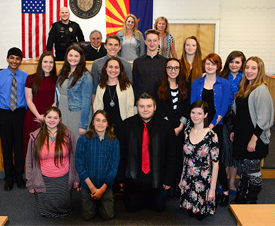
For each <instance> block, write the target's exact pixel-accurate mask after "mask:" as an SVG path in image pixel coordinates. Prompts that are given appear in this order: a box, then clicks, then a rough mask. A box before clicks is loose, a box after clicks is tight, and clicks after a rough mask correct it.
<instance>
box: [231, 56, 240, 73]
mask: <svg viewBox="0 0 275 226" xmlns="http://www.w3.org/2000/svg"><path fill="white" fill-rule="evenodd" d="M241 68H242V58H241V57H236V58H234V59H233V60H231V61H230V62H229V70H230V71H231V73H238V72H239V71H240V70H241Z"/></svg>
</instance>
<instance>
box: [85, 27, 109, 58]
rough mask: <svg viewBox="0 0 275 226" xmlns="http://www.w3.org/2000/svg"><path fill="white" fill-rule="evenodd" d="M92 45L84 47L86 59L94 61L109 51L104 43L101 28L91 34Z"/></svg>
mask: <svg viewBox="0 0 275 226" xmlns="http://www.w3.org/2000/svg"><path fill="white" fill-rule="evenodd" d="M90 41H91V45H87V46H85V47H84V48H83V51H84V55H85V59H86V60H91V61H94V60H96V59H99V58H101V57H104V56H106V54H107V51H106V49H105V47H104V44H102V43H101V42H102V34H101V32H100V31H99V30H93V31H92V32H91V34H90Z"/></svg>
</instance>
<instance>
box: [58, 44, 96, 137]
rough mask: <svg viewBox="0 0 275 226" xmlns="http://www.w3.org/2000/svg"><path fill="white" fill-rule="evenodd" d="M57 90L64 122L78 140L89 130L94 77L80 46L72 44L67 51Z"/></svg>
mask: <svg viewBox="0 0 275 226" xmlns="http://www.w3.org/2000/svg"><path fill="white" fill-rule="evenodd" d="M57 92H58V97H59V98H58V101H59V109H60V110H61V112H62V116H63V117H62V122H63V124H64V125H66V126H67V127H68V128H69V129H70V130H71V131H72V132H73V134H74V136H75V139H76V140H77V139H78V138H79V137H80V136H81V135H83V134H85V133H86V131H87V128H88V125H89V118H90V119H91V117H89V116H90V114H92V111H91V110H90V109H92V108H91V104H92V93H93V77H92V75H91V73H90V72H89V71H88V70H87V68H86V61H85V57H84V54H83V51H82V49H81V48H80V47H79V46H76V45H71V46H70V47H69V48H68V49H67V51H66V55H65V61H64V64H63V67H62V68H61V71H60V72H59V76H58V81H57Z"/></svg>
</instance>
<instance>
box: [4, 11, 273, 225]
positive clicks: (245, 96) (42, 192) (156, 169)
mask: <svg viewBox="0 0 275 226" xmlns="http://www.w3.org/2000/svg"><path fill="white" fill-rule="evenodd" d="M64 18H67V20H68V21H69V15H68V13H66V8H65V7H64V8H62V9H61V19H62V20H64ZM69 24H71V22H69ZM67 29H68V30H69V31H70V27H68V28H67ZM62 30H64V29H62ZM74 31H75V32H76V31H77V29H75V30H74ZM51 32H52V33H53V32H57V31H54V26H53V27H52V30H51ZM51 32H50V34H49V39H50V36H51ZM98 34H99V33H98V32H92V33H91V36H90V39H91V42H94V43H97V45H98V51H100V50H101V49H102V48H105V49H106V53H107V54H106V56H102V57H101V58H99V59H96V60H95V61H94V62H93V65H92V69H91V71H89V70H88V69H87V67H86V60H85V59H86V58H85V57H86V56H88V54H87V51H86V50H84V51H83V50H82V48H81V47H79V46H77V45H70V46H68V47H66V48H65V47H64V48H65V53H64V57H63V58H64V64H63V67H62V69H61V70H60V72H58V74H57V72H56V66H55V58H54V56H53V54H52V53H51V52H50V51H47V52H45V53H43V54H42V55H41V56H40V59H39V62H38V66H37V70H36V73H35V74H33V75H27V74H26V73H25V72H23V71H21V70H20V69H19V66H20V64H21V61H22V52H21V50H20V49H18V48H15V47H14V48H11V49H10V50H9V51H8V55H7V62H8V64H9V66H8V68H6V69H4V70H2V71H0V78H1V79H0V126H1V143H2V149H3V156H4V169H5V181H6V183H5V186H4V189H5V190H7V191H9V190H12V189H13V183H14V180H15V181H16V183H17V186H18V187H19V188H24V187H25V181H24V179H23V177H22V175H23V173H24V163H25V160H26V179H27V184H26V186H27V187H28V190H29V192H30V193H32V194H35V196H36V200H37V205H38V210H39V212H40V214H41V215H43V216H46V217H64V216H67V215H69V214H70V213H71V211H72V203H71V195H72V190H73V188H75V189H78V190H81V205H82V211H81V214H82V217H83V219H85V220H90V219H92V218H93V217H94V216H95V214H96V211H97V204H98V202H99V203H100V205H99V206H98V209H99V212H100V214H101V216H102V217H103V218H104V219H111V218H113V216H114V191H113V185H115V184H116V185H118V186H120V187H122V188H123V189H124V204H125V208H126V210H127V211H129V212H136V211H139V210H140V209H142V208H143V207H145V206H146V207H148V208H149V209H152V210H154V211H163V210H164V208H165V206H166V201H167V199H170V198H172V197H175V198H180V207H181V208H185V209H187V212H188V215H189V216H190V217H196V218H197V219H198V220H202V219H204V218H205V217H206V216H207V215H209V214H210V215H213V214H214V213H215V209H216V206H217V204H220V205H221V206H226V205H228V202H229V194H236V198H235V199H234V200H233V202H234V203H242V204H244V203H256V201H257V196H258V194H259V192H260V190H261V185H262V178H261V172H260V161H261V159H262V158H264V157H265V156H266V155H267V154H268V143H269V138H270V131H269V128H270V127H271V126H272V125H273V116H274V113H273V102H272V98H271V96H270V94H269V91H268V89H267V86H266V85H265V82H264V80H263V78H264V76H265V69H264V63H263V61H262V60H261V59H260V58H259V57H250V58H249V59H248V60H246V58H245V56H244V54H243V53H242V52H240V51H233V52H232V53H230V54H229V56H228V58H227V60H226V62H225V65H224V67H222V60H221V58H220V56H219V55H217V54H215V53H211V54H209V55H207V56H206V57H205V58H204V59H203V60H202V56H201V49H200V45H199V42H198V40H197V39H196V37H194V36H191V37H188V38H187V39H186V40H185V42H184V45H183V52H182V56H181V58H180V60H178V59H177V55H176V52H175V46H174V39H173V37H172V36H171V34H169V31H168V21H167V19H166V18H164V17H160V18H158V19H157V20H156V23H155V29H149V30H147V31H146V32H145V39H143V35H142V34H141V33H140V32H139V31H138V29H137V19H136V17H135V16H134V15H132V14H129V15H128V16H127V17H126V19H125V23H124V27H123V29H122V30H121V32H119V33H118V35H110V36H109V37H107V39H106V42H105V44H104V46H102V45H101V41H100V40H99V39H100V37H99V36H98ZM59 44H60V43H59ZM59 44H58V45H59ZM99 44H100V45H99ZM144 45H146V47H147V49H146V53H144V50H145V49H144ZM55 46H57V44H56V43H55ZM60 46H62V45H61V44H60ZM47 48H48V47H47ZM51 48H52V47H51ZM62 48H63V47H62ZM56 50H58V49H56ZM85 51H86V52H85ZM98 51H95V52H97V53H98ZM170 53H171V55H172V57H173V58H170ZM57 55H58V54H56V56H57ZM167 58H168V59H167ZM56 60H57V58H56ZM131 60H133V69H131V64H130V63H129V62H128V61H131ZM26 109H27V110H26ZM12 149H14V159H15V164H13V161H12V159H13V158H12V152H13V150H12ZM22 150H24V151H22ZM237 169H238V172H239V174H240V176H241V179H240V184H239V186H238V188H237V189H236V187H235V178H236V175H237ZM229 170H230V176H231V178H230V183H229V186H228V182H227V172H228V171H229ZM218 182H219V184H220V187H219V189H218V190H219V191H220V193H219V195H217V197H216V187H217V184H218ZM80 184H81V189H80Z"/></svg>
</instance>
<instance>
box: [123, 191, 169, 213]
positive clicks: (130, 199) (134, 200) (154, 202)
mask: <svg viewBox="0 0 275 226" xmlns="http://www.w3.org/2000/svg"><path fill="white" fill-rule="evenodd" d="M166 200H167V191H165V190H163V191H161V192H160V193H158V194H155V195H152V194H151V193H150V192H139V193H131V192H127V191H125V192H124V205H125V208H126V210H127V211H128V212H130V213H133V212H137V211H139V210H141V209H142V208H143V207H144V206H146V207H148V208H149V209H151V210H153V211H156V212H161V211H163V210H164V209H165V207H166Z"/></svg>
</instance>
